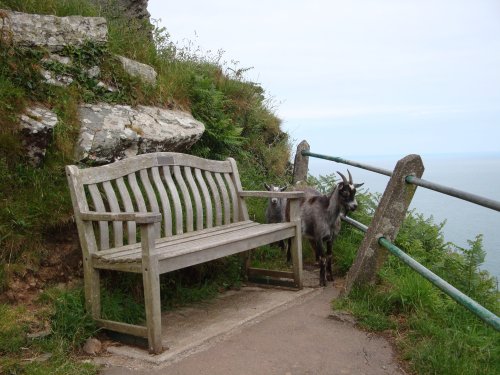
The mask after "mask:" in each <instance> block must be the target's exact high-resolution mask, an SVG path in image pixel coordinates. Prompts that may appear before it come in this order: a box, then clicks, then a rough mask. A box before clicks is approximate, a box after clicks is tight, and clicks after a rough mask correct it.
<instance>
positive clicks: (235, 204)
mask: <svg viewBox="0 0 500 375" xmlns="http://www.w3.org/2000/svg"><path fill="white" fill-rule="evenodd" d="M224 179H225V180H226V184H227V186H228V187H229V192H230V195H229V196H230V198H231V205H232V207H233V210H232V217H233V223H235V222H237V221H238V220H239V216H240V215H239V214H238V212H239V209H238V196H237V195H236V189H235V187H234V185H233V181H232V180H231V176H230V175H229V173H224Z"/></svg>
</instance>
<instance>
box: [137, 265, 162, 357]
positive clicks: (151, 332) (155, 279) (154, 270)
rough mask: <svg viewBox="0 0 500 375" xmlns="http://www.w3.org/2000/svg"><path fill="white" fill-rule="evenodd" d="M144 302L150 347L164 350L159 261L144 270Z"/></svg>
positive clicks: (155, 351)
mask: <svg viewBox="0 0 500 375" xmlns="http://www.w3.org/2000/svg"><path fill="white" fill-rule="evenodd" d="M142 275H143V282H144V302H145V307H146V327H147V329H148V348H149V351H150V352H151V353H154V354H159V353H161V352H162V351H163V347H162V343H161V302H160V276H159V273H158V262H151V263H150V266H149V267H147V266H146V267H144V270H143V273H142Z"/></svg>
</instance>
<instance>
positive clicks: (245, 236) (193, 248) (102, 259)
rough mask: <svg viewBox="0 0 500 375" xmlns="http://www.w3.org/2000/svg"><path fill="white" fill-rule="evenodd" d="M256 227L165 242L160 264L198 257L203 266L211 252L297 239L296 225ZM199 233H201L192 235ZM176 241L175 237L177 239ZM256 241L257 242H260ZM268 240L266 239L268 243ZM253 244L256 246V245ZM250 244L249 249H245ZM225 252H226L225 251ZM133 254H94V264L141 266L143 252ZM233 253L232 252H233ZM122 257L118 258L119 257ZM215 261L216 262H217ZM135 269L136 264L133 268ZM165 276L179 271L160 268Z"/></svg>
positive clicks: (160, 249)
mask: <svg viewBox="0 0 500 375" xmlns="http://www.w3.org/2000/svg"><path fill="white" fill-rule="evenodd" d="M254 224H255V225H249V226H244V227H240V228H231V230H218V231H214V232H212V233H208V234H207V233H205V234H201V235H195V236H192V237H191V238H189V239H186V238H185V239H184V240H182V239H179V241H175V240H173V241H170V242H164V243H162V244H157V249H156V251H157V255H158V259H159V261H160V263H164V262H167V263H168V262H169V261H170V260H172V259H174V258H182V257H184V256H189V255H190V254H194V253H198V255H197V256H196V257H198V259H199V260H200V261H199V262H197V263H194V264H198V263H203V262H206V261H208V260H211V259H205V260H201V259H204V257H205V255H204V253H205V252H206V251H207V249H213V248H217V249H219V250H218V251H228V250H224V248H227V249H231V248H233V247H234V244H235V243H240V245H239V246H238V249H239V250H238V251H236V252H240V251H244V250H242V249H243V248H245V246H247V247H246V248H245V250H247V249H251V248H254V247H256V246H260V245H255V243H259V244H261V243H260V241H264V242H263V243H269V242H268V241H270V242H274V241H279V240H282V239H285V238H288V237H291V236H293V235H294V233H295V230H296V226H295V225H294V224H293V223H278V224H258V223H254ZM192 233H197V232H192ZM174 238H175V237H174ZM258 238H261V239H260V240H257V242H255V240H253V239H258ZM264 238H265V239H264ZM252 241H253V242H252ZM245 244H246V245H245ZM221 249H222V250H221ZM130 250H132V252H130V253H128V254H121V253H119V254H115V253H108V254H107V255H106V256H99V255H97V254H94V260H95V262H96V266H98V267H99V265H100V264H102V263H108V265H109V267H112V264H113V263H123V264H127V263H134V262H136V263H140V262H141V250H140V247H139V246H137V247H136V248H135V249H130ZM229 251H232V250H229ZM117 255H118V256H117ZM213 256H214V254H212V255H209V257H213ZM220 257H221V256H216V255H215V258H220ZM215 258H212V259H215ZM129 266H130V267H132V264H129ZM160 267H161V273H164V272H169V271H171V270H173V269H175V268H172V265H167V266H163V265H162V266H160ZM165 267H167V268H168V269H169V271H164V268H165Z"/></svg>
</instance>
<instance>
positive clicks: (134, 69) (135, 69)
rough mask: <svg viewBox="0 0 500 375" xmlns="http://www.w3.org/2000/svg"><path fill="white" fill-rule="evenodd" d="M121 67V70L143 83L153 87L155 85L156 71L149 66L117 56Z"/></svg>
mask: <svg viewBox="0 0 500 375" xmlns="http://www.w3.org/2000/svg"><path fill="white" fill-rule="evenodd" d="M117 57H118V59H119V60H120V62H121V63H122V65H123V69H125V71H126V72H127V73H128V74H130V75H131V76H133V77H138V78H140V79H142V80H143V81H145V82H147V83H149V84H150V85H154V84H155V83H156V76H157V73H156V71H155V70H154V69H153V68H152V67H151V66H149V65H146V64H143V63H140V62H138V61H135V60H130V59H127V58H126V57H123V56H117Z"/></svg>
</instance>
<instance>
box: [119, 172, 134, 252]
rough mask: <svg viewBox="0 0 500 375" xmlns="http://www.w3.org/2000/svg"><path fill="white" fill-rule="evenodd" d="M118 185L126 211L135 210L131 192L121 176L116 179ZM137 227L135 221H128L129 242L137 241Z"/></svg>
mask: <svg viewBox="0 0 500 375" xmlns="http://www.w3.org/2000/svg"><path fill="white" fill-rule="evenodd" d="M116 186H117V187H118V192H119V193H120V197H121V199H122V202H123V205H124V207H125V212H134V205H133V204H132V199H130V194H129V192H128V189H127V186H126V185H125V181H123V178H122V177H120V178H118V179H117V180H116ZM136 236H137V229H136V225H135V221H127V242H128V243H129V244H134V243H136V242H137V240H136Z"/></svg>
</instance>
